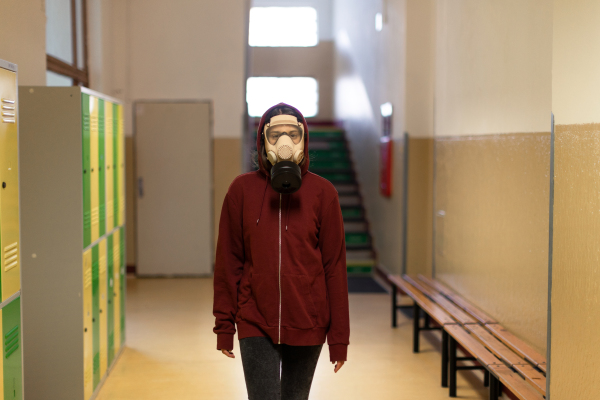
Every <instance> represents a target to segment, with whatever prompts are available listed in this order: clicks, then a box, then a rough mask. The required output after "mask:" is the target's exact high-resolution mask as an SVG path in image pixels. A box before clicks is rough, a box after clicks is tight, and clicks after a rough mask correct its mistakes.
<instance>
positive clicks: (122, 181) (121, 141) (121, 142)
mask: <svg viewBox="0 0 600 400" xmlns="http://www.w3.org/2000/svg"><path fill="white" fill-rule="evenodd" d="M118 115H119V124H118V126H117V128H118V142H117V143H118V150H119V157H118V160H119V164H118V166H117V167H118V168H119V225H123V224H125V138H124V136H123V106H122V105H119V107H118Z"/></svg>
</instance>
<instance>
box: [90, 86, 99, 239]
mask: <svg viewBox="0 0 600 400" xmlns="http://www.w3.org/2000/svg"><path fill="white" fill-rule="evenodd" d="M98 155H99V153H98V98H97V97H95V96H90V186H91V190H90V193H91V198H92V200H91V205H92V243H93V242H95V241H96V240H98V237H99V234H100V229H99V228H100V205H99V204H98V189H99V187H98Z"/></svg>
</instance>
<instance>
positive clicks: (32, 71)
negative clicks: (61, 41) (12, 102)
mask: <svg viewBox="0 0 600 400" xmlns="http://www.w3.org/2000/svg"><path fill="white" fill-rule="evenodd" d="M45 5H46V2H45V0H2V1H0V27H2V30H1V32H2V33H1V35H2V36H1V37H0V59H3V60H6V61H9V62H12V63H14V64H17V65H18V67H19V85H46V10H45Z"/></svg>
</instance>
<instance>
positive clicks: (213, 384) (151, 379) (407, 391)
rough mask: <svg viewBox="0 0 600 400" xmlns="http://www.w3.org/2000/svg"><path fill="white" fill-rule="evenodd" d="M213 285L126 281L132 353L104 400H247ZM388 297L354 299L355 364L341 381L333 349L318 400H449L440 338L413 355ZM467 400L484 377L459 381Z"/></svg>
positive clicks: (406, 321) (316, 385)
mask: <svg viewBox="0 0 600 400" xmlns="http://www.w3.org/2000/svg"><path fill="white" fill-rule="evenodd" d="M212 297H213V293H212V279H210V278H206V279H135V278H129V279H128V280H127V347H126V348H125V350H124V352H123V353H122V354H121V357H120V358H119V360H118V361H117V363H116V365H115V366H114V368H113V369H112V371H111V372H110V375H109V376H108V378H107V379H106V381H105V382H104V385H103V386H102V388H101V389H100V392H99V393H98V396H97V397H96V399H97V400H154V399H156V400H158V399H160V400H164V399H177V400H199V399H202V400H212V399H215V400H217V399H219V400H224V399H227V400H228V399H235V400H243V399H247V395H246V387H245V383H244V375H243V371H242V364H241V360H240V355H239V350H238V348H237V340H236V342H235V343H236V349H234V354H236V358H235V359H229V358H226V357H225V356H224V355H222V354H221V353H220V352H218V351H217V350H216V349H215V346H216V338H215V335H214V333H213V332H212V327H213V323H214V317H213V315H212ZM389 300H390V298H389V296H388V295H386V294H351V295H350V321H351V333H350V343H351V344H350V347H349V351H348V362H347V363H346V365H344V366H343V368H342V369H341V370H340V371H339V372H338V373H337V374H334V373H333V365H332V364H331V363H330V362H329V355H328V351H327V348H326V346H324V347H323V353H322V354H321V358H320V360H319V365H318V367H317V372H316V375H315V378H314V381H313V387H312V391H311V397H310V398H311V399H314V400H324V399H344V400H353V399H357V400H358V399H360V400H363V399H378V400H387V399H390V400H391V399H394V400H437V399H440V400H442V399H448V391H447V389H444V388H442V387H441V386H440V352H439V346H440V345H439V334H438V332H426V333H425V334H423V338H422V340H421V350H422V351H421V353H419V354H413V353H412V344H411V343H412V342H411V341H412V319H410V318H409V317H407V316H405V315H404V314H403V313H402V312H399V313H398V321H399V326H398V328H396V329H392V328H390V301H389ZM458 395H459V398H461V399H486V398H487V396H488V395H487V390H486V389H485V388H484V387H483V384H482V374H481V373H480V372H470V371H464V372H462V371H461V372H460V373H459V380H458Z"/></svg>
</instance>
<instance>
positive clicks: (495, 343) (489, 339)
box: [466, 325, 527, 365]
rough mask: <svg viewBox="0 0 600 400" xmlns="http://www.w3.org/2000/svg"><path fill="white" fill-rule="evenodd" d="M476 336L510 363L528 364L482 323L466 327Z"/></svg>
mask: <svg viewBox="0 0 600 400" xmlns="http://www.w3.org/2000/svg"><path fill="white" fill-rule="evenodd" d="M466 328H467V329H468V330H469V331H470V332H471V333H472V334H473V335H475V337H476V338H477V339H478V340H479V341H480V342H481V343H482V344H483V345H484V346H485V347H487V348H488V349H489V350H490V351H491V352H492V353H494V354H495V355H496V357H499V358H501V359H503V360H504V361H506V362H507V363H508V364H509V365H516V364H526V363H527V361H525V360H524V359H523V358H521V357H519V356H518V355H516V354H515V353H514V352H513V351H512V350H511V349H509V348H508V347H507V346H505V345H504V343H502V342H501V341H499V340H498V339H497V338H496V337H495V336H494V335H492V334H491V333H490V332H489V331H488V330H487V329H485V328H484V327H482V326H481V325H469V326H467V327H466Z"/></svg>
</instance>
